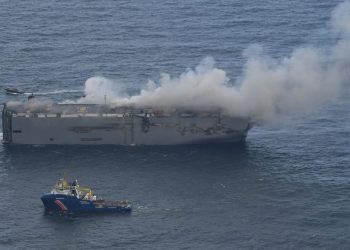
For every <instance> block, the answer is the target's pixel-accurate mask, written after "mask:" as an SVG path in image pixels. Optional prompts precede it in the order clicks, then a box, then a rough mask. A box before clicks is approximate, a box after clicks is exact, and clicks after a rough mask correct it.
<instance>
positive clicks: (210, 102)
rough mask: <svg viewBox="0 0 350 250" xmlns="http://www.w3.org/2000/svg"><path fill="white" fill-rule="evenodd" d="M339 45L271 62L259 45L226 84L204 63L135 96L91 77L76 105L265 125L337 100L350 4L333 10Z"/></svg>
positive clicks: (349, 42)
mask: <svg viewBox="0 0 350 250" xmlns="http://www.w3.org/2000/svg"><path fill="white" fill-rule="evenodd" d="M331 32H333V33H335V34H336V35H337V36H338V42H337V43H336V44H335V45H334V46H332V47H330V48H329V49H328V50H324V49H318V48H314V47H303V48H297V49H295V50H294V51H293V52H292V53H291V55H290V56H288V57H284V58H280V59H273V58H272V57H270V56H268V55H266V53H264V51H263V48H262V47H261V46H259V45H252V46H250V47H249V48H247V49H246V51H245V52H244V56H245V58H246V63H245V65H244V68H243V72H242V75H241V76H240V77H239V78H238V79H240V80H238V81H236V82H235V83H234V84H229V83H230V82H229V79H228V77H227V76H226V73H225V71H223V70H220V69H217V68H215V66H214V64H215V62H214V60H213V59H212V58H210V57H208V58H205V59H204V60H203V61H202V62H201V63H200V64H199V65H198V66H197V67H196V68H195V69H193V70H188V71H186V72H184V73H182V74H181V75H180V76H178V77H171V76H170V75H169V74H161V77H160V79H159V81H158V83H156V82H154V81H149V82H148V83H147V85H146V87H145V88H144V89H142V90H141V91H140V94H138V95H134V96H125V95H124V96H122V95H120V94H119V93H120V92H119V91H118V90H119V89H118V87H117V86H118V84H116V83H115V82H114V81H112V80H109V79H106V78H103V77H93V78H90V79H88V80H87V81H86V83H85V95H86V97H85V98H82V99H79V100H78V103H84V102H88V103H104V102H105V101H106V100H105V95H107V102H108V103H111V104H113V105H134V106H148V107H185V108H191V109H208V108H213V107H215V108H220V109H222V110H223V111H224V112H226V113H227V114H229V115H232V116H248V117H251V118H252V119H253V121H255V122H268V121H272V120H274V119H276V118H279V117H281V116H286V115H290V114H296V113H300V112H309V111H310V110H312V109H313V108H315V107H316V106H318V105H320V104H322V103H323V102H325V101H327V100H330V99H332V98H334V97H336V96H337V95H338V93H339V91H340V89H341V87H342V85H343V84H344V82H346V81H347V80H349V79H350V76H349V73H348V72H349V70H348V67H349V65H350V64H349V63H350V2H349V1H346V2H344V3H342V4H340V5H338V6H337V7H336V8H335V9H334V11H333V13H332V19H331Z"/></svg>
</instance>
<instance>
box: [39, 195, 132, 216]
mask: <svg viewBox="0 0 350 250" xmlns="http://www.w3.org/2000/svg"><path fill="white" fill-rule="evenodd" d="M41 201H42V202H43V205H44V207H45V211H46V212H48V213H70V214H84V213H129V212H131V207H130V206H129V205H116V204H115V203H114V204H113V203H111V204H108V202H105V201H90V200H82V199H78V198H77V197H75V196H70V195H63V194H46V195H43V196H42V197H41Z"/></svg>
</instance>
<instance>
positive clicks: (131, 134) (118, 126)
mask: <svg viewBox="0 0 350 250" xmlns="http://www.w3.org/2000/svg"><path fill="white" fill-rule="evenodd" d="M5 109H6V108H5ZM139 111H140V110H136V111H135V110H132V111H127V112H126V111H125V112H119V111H116V112H115V113H103V112H102V113H73V114H56V113H55V114H51V113H34V114H32V113H31V114H28V113H20V112H12V111H11V110H4V111H3V133H4V136H3V137H4V142H5V143H9V144H59V145H68V144H78V145H108V144H109V145H178V144H200V143H221V142H240V141H244V140H245V138H246V136H247V132H248V130H249V128H250V124H249V120H248V119H247V118H239V117H229V116H224V115H221V114H219V113H217V112H201V113H200V112H197V113H191V114H188V113H185V114H184V113H181V112H173V113H171V114H168V115H163V114H161V115H158V114H152V115H150V114H147V113H145V112H143V113H139Z"/></svg>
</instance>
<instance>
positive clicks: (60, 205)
mask: <svg viewBox="0 0 350 250" xmlns="http://www.w3.org/2000/svg"><path fill="white" fill-rule="evenodd" d="M55 203H56V204H57V205H58V206H59V207H60V208H61V209H62V210H63V211H68V208H67V207H66V206H65V205H64V204H63V203H62V202H61V201H60V200H55Z"/></svg>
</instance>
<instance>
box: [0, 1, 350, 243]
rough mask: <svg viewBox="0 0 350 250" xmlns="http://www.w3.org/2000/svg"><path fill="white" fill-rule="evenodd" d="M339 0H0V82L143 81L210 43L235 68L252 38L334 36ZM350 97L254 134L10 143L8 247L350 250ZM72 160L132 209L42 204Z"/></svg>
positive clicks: (36, 87) (1, 156)
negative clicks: (95, 212) (58, 213)
mask: <svg viewBox="0 0 350 250" xmlns="http://www.w3.org/2000/svg"><path fill="white" fill-rule="evenodd" d="M338 3H340V1H317V0H309V1H287V0H282V1H272V0H267V1H256V0H248V1H243V0H232V1H229V0H222V1H217V2H216V1H206V0H194V1H183V2H181V3H180V2H176V1H171V0H164V1H153V0H149V1H111V0H101V1H54V0H47V1H32V0H28V1H17V0H14V1H4V0H1V1H0V85H1V86H4V85H14V86H17V87H19V88H21V89H25V90H26V91H28V92H35V93H47V94H46V95H43V97H45V98H53V99H56V100H64V99H68V98H76V97H79V96H80V95H82V92H81V91H83V88H84V82H85V81H86V79H88V78H89V77H92V76H105V77H108V78H111V79H115V80H117V81H118V82H120V83H122V84H123V86H124V88H126V89H129V90H130V91H131V92H132V91H137V90H138V89H140V88H141V87H142V86H143V85H144V84H145V83H147V80H148V79H157V78H158V76H159V74H160V73H161V72H167V73H170V74H172V75H175V76H176V75H179V74H181V72H184V71H185V70H186V69H187V68H190V67H191V68H193V67H195V66H196V65H197V64H198V63H199V62H200V60H202V59H203V58H204V57H206V56H212V57H213V58H215V59H216V66H217V67H218V68H221V69H224V70H225V71H226V72H227V74H228V76H229V77H230V78H231V79H235V78H237V77H239V76H240V74H241V70H242V66H243V65H244V60H243V57H242V53H243V51H244V49H246V48H247V47H248V46H249V45H250V44H252V43H259V44H262V45H263V46H264V47H265V49H266V51H267V53H268V54H269V55H271V56H272V57H275V58H280V57H282V56H288V55H289V54H290V53H291V51H292V50H293V49H295V48H297V47H300V46H305V45H311V46H317V47H327V46H329V44H331V43H332V42H333V41H332V37H331V36H330V35H329V34H328V33H327V31H326V30H327V26H328V25H329V20H330V16H331V11H332V9H333V8H334V7H335V6H336V5H337V4H338ZM51 92H54V93H56V94H53V93H52V94H50V93H51ZM20 98H21V97H18V99H20ZM10 99H11V98H10V97H8V96H5V95H4V93H3V92H1V93H0V102H1V103H3V102H5V101H8V100H10ZM12 99H16V97H15V98H12ZM349 110H350V92H349V90H348V89H345V90H344V91H342V94H341V95H340V96H339V97H338V98H336V99H334V100H330V101H329V102H327V103H325V104H324V105H322V106H321V107H319V108H317V109H315V110H314V111H313V112H312V113H309V114H307V115H305V114H304V115H300V116H297V117H294V118H290V119H287V120H285V121H282V122H280V123H278V124H272V125H271V124H270V125H265V126H260V127H254V128H253V129H252V130H251V131H250V133H249V135H248V138H247V142H246V143H245V144H244V145H201V146H172V147H104V146H101V147H82V146H74V147H65V146H55V147H52V146H50V147H43V146H11V147H8V146H3V145H0V194H1V199H0V249H97V248H98V249H349V248H350V198H349V195H350V193H349V191H350V156H349V153H350V147H349V146H350V143H349V138H350V126H349V124H350V113H349ZM64 171H67V172H68V174H69V176H71V177H72V178H75V177H77V178H78V179H79V180H80V183H81V184H82V185H84V184H85V185H90V186H91V187H92V188H93V189H94V191H95V193H97V194H100V195H102V196H103V197H105V198H110V199H113V198H114V199H128V200H130V201H131V202H132V204H133V211H132V213H131V214H130V215H113V216H106V215H103V216H91V217H86V216H85V217H69V218H66V217H55V216H45V215H44V211H43V206H42V204H41V201H40V196H41V195H42V194H43V193H44V192H46V191H49V190H50V189H51V187H52V185H53V184H54V183H55V182H56V180H57V179H58V178H60V177H61V176H62V175H63V172H64Z"/></svg>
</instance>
